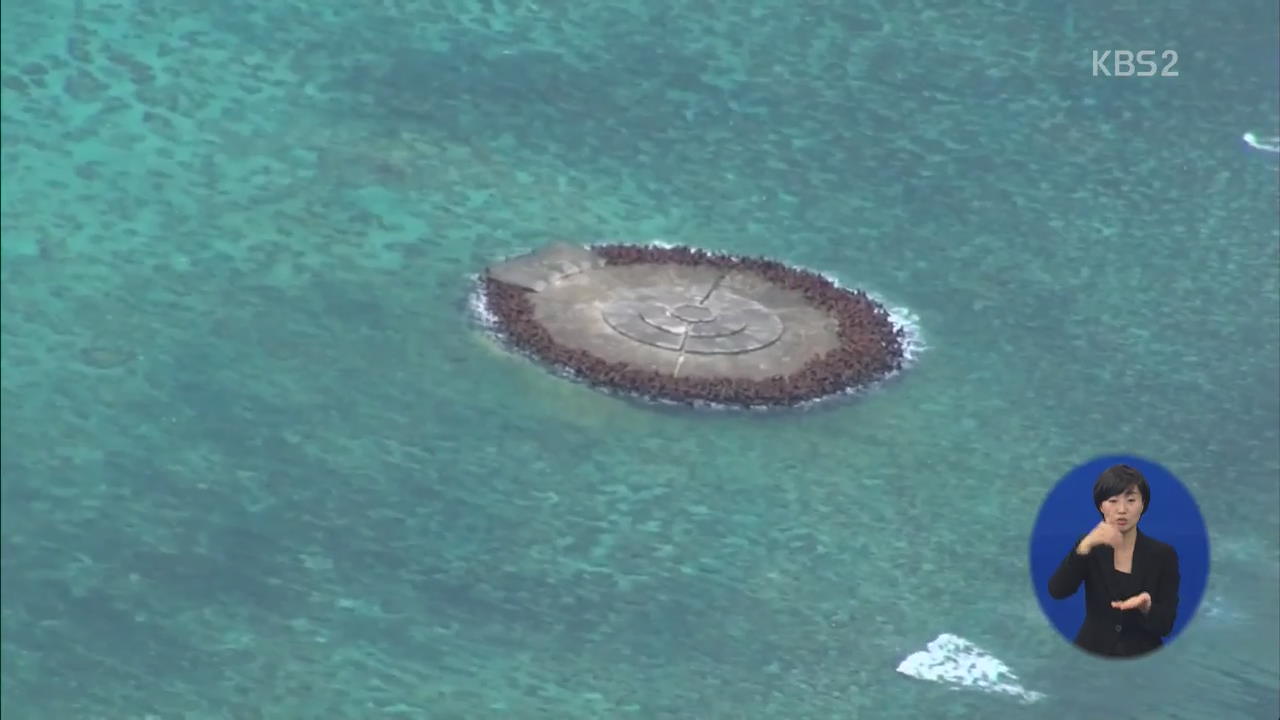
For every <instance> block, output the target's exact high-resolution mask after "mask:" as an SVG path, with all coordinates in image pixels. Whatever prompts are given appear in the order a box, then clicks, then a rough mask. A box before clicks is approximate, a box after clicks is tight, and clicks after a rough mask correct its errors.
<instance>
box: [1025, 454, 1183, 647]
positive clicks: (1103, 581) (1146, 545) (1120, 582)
mask: <svg viewBox="0 0 1280 720" xmlns="http://www.w3.org/2000/svg"><path fill="white" fill-rule="evenodd" d="M1093 504H1094V507H1096V508H1097V509H1098V514H1099V515H1101V516H1102V521H1101V522H1099V523H1098V524H1097V525H1096V526H1095V527H1094V528H1093V529H1092V530H1090V531H1089V532H1088V533H1087V534H1085V535H1084V536H1082V537H1081V538H1080V539H1079V540H1078V541H1077V542H1076V544H1075V546H1074V547H1072V549H1071V551H1070V552H1068V553H1067V556H1066V558H1064V559H1063V561H1062V564H1061V565H1059V566H1058V569H1057V570H1056V571H1055V572H1054V573H1053V577H1051V578H1049V595H1051V596H1052V597H1053V598H1055V599H1057V600H1062V599H1064V598H1067V597H1070V596H1071V595H1074V594H1075V592H1076V590H1078V589H1079V588H1080V584H1081V583H1084V597H1085V617H1084V623H1083V624H1082V625H1081V626H1080V631H1079V632H1078V633H1077V634H1076V638H1075V643H1076V645H1078V646H1079V647H1081V648H1083V649H1085V650H1087V651H1089V652H1091V653H1094V654H1097V655H1104V656H1107V657H1134V656H1137V655H1144V654H1146V653H1149V652H1151V651H1152V650H1155V649H1157V648H1159V647H1160V646H1161V645H1163V644H1164V641H1163V640H1161V638H1163V637H1164V636H1165V635H1168V634H1169V632H1170V631H1172V630H1173V621H1174V618H1176V617H1177V614H1178V585H1179V583H1180V582H1181V578H1180V576H1179V573H1178V553H1177V551H1175V550H1174V549H1173V546H1171V545H1168V544H1166V543H1163V542H1160V541H1159V540H1156V539H1155V538H1153V537H1151V536H1150V535H1146V534H1145V533H1142V532H1141V531H1139V530H1138V521H1139V520H1140V519H1141V518H1142V516H1143V514H1144V513H1146V511H1147V509H1148V508H1149V507H1150V506H1151V488H1150V487H1148V485H1147V480H1146V478H1144V477H1143V476H1142V473H1141V472H1138V470H1137V469H1135V468H1132V467H1130V466H1128V465H1113V466H1111V467H1109V468H1107V469H1106V470H1104V471H1103V472H1102V474H1101V475H1099V476H1098V480H1097V482H1095V483H1094V485H1093Z"/></svg>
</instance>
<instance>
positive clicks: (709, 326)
mask: <svg viewBox="0 0 1280 720" xmlns="http://www.w3.org/2000/svg"><path fill="white" fill-rule="evenodd" d="M601 316H602V317H603V319H604V321H605V324H607V325H608V326H609V327H610V328H611V329H613V331H614V332H616V333H618V334H619V335H622V336H623V337H626V338H629V339H631V340H634V341H635V342H638V343H643V344H645V345H649V346H651V347H656V348H662V349H665V350H672V351H677V352H679V351H683V352H685V353H693V354H705V355H719V354H742V353H748V352H753V351H756V350H762V349H764V348H766V347H769V346H770V345H772V344H773V343H775V342H777V340H778V338H780V337H782V332H783V329H784V325H783V322H782V319H781V318H779V317H778V316H777V314H776V313H774V312H772V311H770V310H769V309H768V308H766V307H765V306H764V305H761V304H760V303H758V302H756V301H754V300H751V299H748V298H745V297H742V296H741V295H737V294H735V293H732V292H728V291H717V292H714V293H712V295H711V297H709V298H707V299H706V300H705V302H703V301H702V299H701V298H696V297H689V296H688V295H687V294H686V293H684V292H681V291H679V290H673V289H669V288H648V289H646V290H645V291H642V292H636V293H634V294H631V295H630V296H629V297H628V298H625V299H618V300H615V301H613V302H610V303H607V304H606V305H605V306H604V308H603V309H602V310H601Z"/></svg>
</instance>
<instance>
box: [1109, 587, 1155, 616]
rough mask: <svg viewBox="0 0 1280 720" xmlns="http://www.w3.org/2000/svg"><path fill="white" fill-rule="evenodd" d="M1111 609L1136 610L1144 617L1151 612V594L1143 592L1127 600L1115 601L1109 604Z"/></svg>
mask: <svg viewBox="0 0 1280 720" xmlns="http://www.w3.org/2000/svg"><path fill="white" fill-rule="evenodd" d="M1111 607H1113V608H1115V609H1117V610H1137V611H1138V612H1140V613H1142V614H1143V615H1146V614H1147V612H1148V611H1150V610H1151V593H1149V592H1146V591H1145V590H1144V591H1143V592H1140V593H1138V594H1137V595H1134V596H1133V597H1131V598H1129V599H1128V600H1116V601H1115V602H1113V603H1111Z"/></svg>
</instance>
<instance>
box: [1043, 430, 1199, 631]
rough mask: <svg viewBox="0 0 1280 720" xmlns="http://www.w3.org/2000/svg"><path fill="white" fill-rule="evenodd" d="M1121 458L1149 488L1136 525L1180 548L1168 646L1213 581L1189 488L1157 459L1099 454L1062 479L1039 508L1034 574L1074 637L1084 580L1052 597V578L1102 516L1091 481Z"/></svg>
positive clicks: (1046, 603)
mask: <svg viewBox="0 0 1280 720" xmlns="http://www.w3.org/2000/svg"><path fill="white" fill-rule="evenodd" d="M1120 463H1123V464H1126V465H1130V466H1132V467H1134V468H1137V469H1138V471H1140V472H1141V473H1142V475H1143V476H1144V477H1145V478H1146V479H1147V485H1148V486H1149V487H1150V488H1151V506H1150V509H1148V510H1147V512H1146V514H1144V515H1143V516H1142V520H1141V521H1140V522H1139V523H1138V529H1139V530H1141V531H1142V532H1143V533H1145V534H1146V535H1150V536H1151V537H1153V538H1155V539H1156V540H1160V541H1161V542H1165V543H1168V544H1170V545H1172V546H1173V547H1174V549H1175V550H1177V552H1178V567H1179V570H1180V571H1181V574H1182V582H1181V585H1180V586H1179V593H1178V595H1179V602H1178V615H1177V618H1176V619H1175V620H1174V624H1173V631H1172V632H1171V633H1169V635H1167V636H1166V637H1165V638H1164V642H1165V644H1166V645H1167V644H1169V643H1170V642H1171V641H1172V640H1174V639H1175V638H1176V637H1177V636H1178V634H1179V633H1180V632H1182V629H1183V628H1185V627H1186V625H1187V623H1188V622H1189V621H1190V620H1191V618H1192V617H1193V616H1194V615H1195V611H1196V609H1197V608H1198V607H1199V605H1200V599H1201V598H1202V597H1204V590H1205V586H1206V585H1207V584H1208V580H1209V539H1208V534H1207V532H1206V529H1205V524H1204V518H1203V516H1201V514H1200V508H1199V506H1197V505H1196V501H1195V499H1194V498H1193V497H1192V496H1191V493H1190V492H1188V491H1187V489H1186V487H1184V486H1183V485H1182V483H1181V482H1180V481H1179V480H1178V479H1177V478H1176V477H1174V475H1173V474H1172V473H1170V472H1169V471H1168V470H1167V469H1166V468H1164V467H1163V466H1161V465H1159V464H1158V463H1155V462H1152V461H1150V460H1145V459H1142V458H1137V457H1132V456H1125V455H1114V456H1108V457H1101V458H1097V459H1095V460H1090V461H1089V462H1087V463H1085V464H1083V465H1080V466H1078V467H1076V468H1075V469H1073V470H1072V471H1071V472H1069V473H1067V475H1066V476H1064V477H1063V478H1062V479H1061V480H1059V481H1058V484H1057V485H1056V486H1055V487H1054V488H1053V491H1052V492H1050V493H1049V496H1048V497H1047V498H1045V501H1044V504H1043V505H1042V506H1041V507H1040V513H1039V515H1038V516H1037V517H1036V524H1035V527H1034V528H1033V529H1032V532H1031V579H1032V582H1033V583H1034V585H1035V591H1036V597H1037V598H1038V599H1039V600H1040V607H1041V608H1043V609H1044V612H1045V615H1047V616H1048V618H1049V620H1050V621H1051V622H1052V623H1053V625H1054V627H1056V628H1057V629H1058V632H1060V633H1062V635H1063V636H1064V637H1066V638H1067V640H1074V639H1075V636H1076V633H1077V632H1079V630H1080V624H1081V623H1082V622H1084V585H1083V584H1081V586H1080V589H1079V590H1077V591H1076V592H1075V594H1074V595H1072V596H1071V597H1068V598H1065V599H1063V600H1055V599H1053V598H1052V597H1050V596H1049V578H1050V577H1051V576H1052V575H1053V571H1054V570H1056V569H1057V568H1058V565H1059V563H1061V562H1062V559H1063V558H1064V557H1066V556H1067V553H1068V552H1070V551H1071V548H1072V547H1073V546H1074V545H1075V543H1076V542H1078V541H1079V539H1080V537H1081V536H1082V535H1084V534H1085V533H1087V532H1088V531H1089V530H1090V529H1092V528H1093V526H1094V525H1096V524H1098V522H1099V521H1100V520H1101V519H1102V517H1101V516H1100V515H1099V514H1098V511H1097V509H1096V508H1095V507H1094V505H1093V484H1094V483H1095V482H1097V479H1098V476H1099V475H1100V474H1102V471H1103V470H1106V469H1107V468H1108V467H1111V466H1112V465H1116V464H1120Z"/></svg>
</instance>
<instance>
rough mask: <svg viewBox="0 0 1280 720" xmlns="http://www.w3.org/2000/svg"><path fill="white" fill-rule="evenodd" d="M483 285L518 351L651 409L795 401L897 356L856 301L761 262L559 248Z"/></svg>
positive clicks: (897, 346) (646, 250)
mask: <svg viewBox="0 0 1280 720" xmlns="http://www.w3.org/2000/svg"><path fill="white" fill-rule="evenodd" d="M481 290H482V292H483V301H484V305H485V307H486V309H487V310H488V313H489V315H490V319H491V320H492V321H493V325H494V327H495V329H496V330H498V331H499V333H500V334H501V335H503V336H504V338H505V339H506V340H507V341H508V343H509V344H510V345H512V346H513V347H515V348H516V349H518V350H520V351H521V352H524V353H527V354H529V355H532V356H534V357H535V358H537V359H539V360H541V361H543V362H546V363H547V364H549V365H551V366H553V367H556V368H560V369H564V370H568V371H570V372H571V373H572V374H573V375H574V376H576V377H578V378H580V379H583V380H585V381H587V382H589V383H591V384H592V385H594V386H596V387H600V388H602V389H608V390H613V391H619V392H624V393H627V394H632V395H639V396H642V397H645V398H649V399H654V400H667V401H676V402H682V403H688V404H698V403H712V404H717V405H737V406H751V407H758V406H771V405H794V404H798V403H802V402H806V401H810V400H816V399H818V398H821V397H825V396H828V395H834V394H838V393H841V392H845V391H848V390H851V389H857V388H861V387H864V386H866V385H869V384H871V383H874V382H876V381H878V380H881V379H883V378H885V377H887V376H888V375H890V374H892V373H894V372H895V371H897V370H900V369H901V368H902V363H903V359H904V354H905V350H904V333H903V330H902V329H901V328H898V327H896V326H895V325H894V324H893V322H892V321H891V320H890V318H889V313H888V311H887V310H886V309H885V308H884V307H882V306H881V305H880V304H879V303H876V302H875V301H873V300H872V299H871V298H869V297H868V296H867V295H866V293H863V292H859V291H850V290H845V289H843V288H840V287H838V286H837V285H835V283H833V282H831V281H830V280H828V279H827V278H825V277H823V276H821V275H819V274H817V273H813V272H809V271H806V270H800V269H796V268H791V267H787V266H785V265H783V264H782V263H779V262H775V261H772V260H765V259H761V258H744V257H737V256H731V255H721V254H712V253H708V252H705V251H702V250H695V249H691V248H681V247H654V246H643V245H597V246H591V247H580V246H575V245H569V244H566V243H557V244H553V245H551V246H548V247H546V248H543V249H542V250H539V251H536V252H533V253H530V254H528V255H524V256H521V257H517V258H512V259H509V260H506V261H504V262H500V263H497V264H495V265H493V266H491V267H490V268H489V269H488V272H487V273H486V274H485V276H484V277H483V279H482V288H481Z"/></svg>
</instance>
